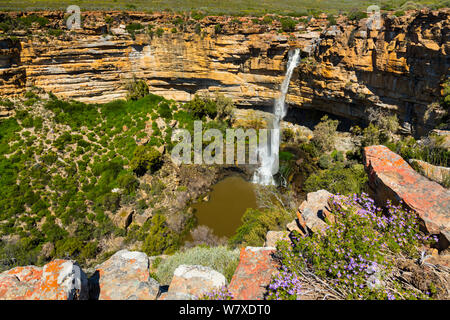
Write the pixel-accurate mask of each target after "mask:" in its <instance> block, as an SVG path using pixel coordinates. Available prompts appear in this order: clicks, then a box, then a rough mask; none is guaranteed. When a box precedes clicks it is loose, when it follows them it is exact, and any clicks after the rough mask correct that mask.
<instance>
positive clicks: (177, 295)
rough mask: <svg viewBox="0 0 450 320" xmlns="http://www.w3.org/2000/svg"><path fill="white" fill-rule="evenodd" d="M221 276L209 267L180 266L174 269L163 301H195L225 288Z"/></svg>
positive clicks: (223, 277) (225, 282)
mask: <svg viewBox="0 0 450 320" xmlns="http://www.w3.org/2000/svg"><path fill="white" fill-rule="evenodd" d="M226 284H227V280H226V278H225V276H224V275H223V274H221V273H220V272H217V271H216V270H213V269H211V268H209V267H205V266H200V265H186V264H182V265H180V266H178V267H177V268H176V269H175V272H174V273H173V278H172V281H171V282H170V286H169V290H168V292H167V295H165V296H164V297H163V300H164V299H165V300H180V299H181V300H184V299H187V298H191V299H195V298H198V297H200V296H202V295H204V294H206V293H209V292H211V291H213V290H215V289H220V288H222V287H224V286H226Z"/></svg>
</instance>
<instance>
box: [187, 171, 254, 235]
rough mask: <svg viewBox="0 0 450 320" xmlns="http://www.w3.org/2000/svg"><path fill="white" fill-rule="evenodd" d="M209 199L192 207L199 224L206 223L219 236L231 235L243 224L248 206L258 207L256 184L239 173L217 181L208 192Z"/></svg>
mask: <svg viewBox="0 0 450 320" xmlns="http://www.w3.org/2000/svg"><path fill="white" fill-rule="evenodd" d="M207 197H209V199H208V201H201V202H197V203H194V204H193V205H192V206H191V207H192V208H193V209H194V214H195V216H196V217H197V222H198V225H199V226H200V225H205V226H207V227H209V228H211V229H212V230H213V231H214V234H215V235H216V236H219V237H223V236H225V237H231V236H233V235H234V234H235V232H236V230H237V228H239V226H240V225H241V224H242V221H241V217H242V216H243V215H244V213H245V211H246V210H247V208H257V203H256V194H255V185H254V184H253V183H251V182H249V181H246V180H245V179H244V178H242V177H241V176H239V175H232V176H228V177H226V178H224V179H223V180H221V181H219V182H218V183H216V184H215V185H214V186H213V187H212V190H211V192H209V193H208V196H207Z"/></svg>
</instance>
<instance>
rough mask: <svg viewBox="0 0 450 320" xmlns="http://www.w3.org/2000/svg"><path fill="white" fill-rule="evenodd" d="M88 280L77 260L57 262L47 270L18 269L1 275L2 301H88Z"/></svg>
mask: <svg viewBox="0 0 450 320" xmlns="http://www.w3.org/2000/svg"><path fill="white" fill-rule="evenodd" d="M88 294H89V290H88V279H87V277H86V275H85V273H84V272H83V270H81V268H80V266H78V264H77V263H76V262H74V261H70V260H61V259H57V260H54V261H52V262H50V263H48V264H46V265H45V266H44V267H43V268H40V267H35V266H27V267H16V268H13V269H11V270H8V271H5V272H3V273H2V274H0V299H5V300H87V299H88V298H89V296H88Z"/></svg>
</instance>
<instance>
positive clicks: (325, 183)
mask: <svg viewBox="0 0 450 320" xmlns="http://www.w3.org/2000/svg"><path fill="white" fill-rule="evenodd" d="M366 183H367V174H366V173H365V171H364V166H363V165H362V164H355V165H353V166H352V167H350V168H343V167H342V165H341V164H337V165H335V166H333V167H332V168H331V169H327V170H321V171H319V172H318V173H314V174H312V175H310V176H309V177H308V178H307V179H306V181H305V183H304V185H303V190H304V191H305V192H314V191H317V190H321V189H325V190H328V191H329V192H331V193H334V194H337V193H340V194H350V193H361V192H363V191H365V189H366Z"/></svg>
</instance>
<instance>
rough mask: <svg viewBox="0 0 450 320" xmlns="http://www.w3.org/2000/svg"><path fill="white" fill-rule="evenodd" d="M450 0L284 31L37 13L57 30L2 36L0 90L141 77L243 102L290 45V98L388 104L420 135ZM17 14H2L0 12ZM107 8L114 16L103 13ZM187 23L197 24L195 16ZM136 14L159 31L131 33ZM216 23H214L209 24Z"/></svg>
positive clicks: (94, 92)
mask: <svg viewBox="0 0 450 320" xmlns="http://www.w3.org/2000/svg"><path fill="white" fill-rule="evenodd" d="M449 13H450V10H448V9H441V10H440V11H425V10H424V11H417V12H408V13H407V14H406V15H405V16H402V17H396V16H393V15H387V16H385V17H383V18H382V23H381V29H379V30H371V29H370V28H368V27H367V19H362V20H360V21H359V22H356V21H346V19H345V18H343V17H342V18H339V19H338V21H337V25H335V26H329V27H327V24H328V22H327V20H326V19H324V18H323V19H320V18H319V19H313V20H312V21H310V22H309V23H300V24H298V25H297V27H296V30H295V31H293V32H289V33H286V32H279V31H278V30H280V23H279V22H278V21H274V22H273V23H271V24H263V23H257V22H255V19H252V18H247V17H242V18H238V19H237V18H234V19H232V18H231V17H205V18H203V19H202V20H200V21H198V22H195V21H194V22H193V21H187V22H186V23H184V24H183V29H182V30H180V31H176V32H174V31H173V30H172V29H173V27H174V24H173V21H174V19H175V17H174V16H170V15H168V14H146V13H135V12H129V13H124V12H110V13H102V12H83V13H82V14H83V28H82V29H80V30H72V31H67V30H66V31H64V28H65V26H64V23H65V22H64V21H65V20H64V14H63V13H62V12H59V13H58V12H44V13H39V14H41V15H43V16H45V17H47V18H48V19H49V21H50V24H51V27H53V28H60V29H62V30H63V32H62V34H60V35H58V36H54V35H53V36H50V35H48V34H47V33H46V32H45V30H44V29H43V28H40V27H39V26H36V25H34V28H30V29H29V30H28V34H27V32H26V31H25V30H16V31H15V33H14V38H13V37H9V38H4V39H3V40H1V41H0V94H1V95H2V96H9V95H15V94H20V93H23V92H25V91H26V89H27V88H29V87H31V86H36V87H40V88H43V89H44V90H46V91H51V92H53V93H54V94H55V95H56V96H58V97H62V98H71V99H77V100H80V101H84V102H107V101H111V100H114V99H118V98H123V97H125V96H126V89H125V85H126V83H127V82H128V81H129V80H130V79H132V78H133V77H136V78H141V79H145V80H146V81H147V83H148V85H149V87H150V91H151V92H152V93H155V94H159V95H162V96H164V97H166V98H169V99H174V100H177V101H187V100H189V99H191V97H192V96H193V94H195V93H201V92H203V91H209V92H214V91H218V92H222V93H224V94H225V95H227V96H229V97H231V98H233V99H234V100H235V101H236V103H237V104H238V105H248V106H264V105H266V106H269V105H272V104H273V99H274V98H275V97H277V95H278V90H279V86H280V83H281V82H282V80H283V75H284V71H285V67H286V61H287V54H288V51H289V50H290V49H291V48H293V47H299V48H301V49H302V57H303V62H302V63H301V64H300V66H299V67H297V69H296V71H295V72H294V75H293V77H292V80H291V89H290V91H289V94H288V96H287V100H286V101H287V102H288V103H289V104H290V105H291V107H300V108H311V109H318V110H321V111H325V112H329V113H333V114H336V115H340V116H344V117H346V118H351V119H360V120H366V119H367V109H368V108H369V107H377V108H384V109H389V110H391V111H392V112H395V113H396V114H397V115H398V117H399V119H400V120H401V123H402V124H403V127H404V128H405V129H406V130H409V128H410V127H412V129H413V131H414V133H418V134H422V133H424V132H426V131H427V130H429V129H430V128H431V127H432V126H433V117H431V118H427V117H425V111H426V110H427V106H428V105H430V104H431V103H432V102H435V101H439V99H440V96H441V84H442V82H443V81H445V79H446V77H447V76H448V69H449V67H450V58H449V56H448V52H449V50H450V46H449V43H450V42H449V39H450V38H449V37H450V36H449V33H448V31H449ZM6 14H8V15H20V13H0V17H4V16H5V15H6ZM106 16H109V17H114V19H112V21H113V22H110V23H107V22H105V21H106V20H107V19H106V18H105V17H106ZM190 22H192V23H190ZM130 23H140V24H142V25H144V26H146V25H148V24H152V25H154V28H153V30H155V29H156V28H161V29H162V30H164V32H163V33H162V35H160V36H158V35H155V34H154V32H153V33H149V32H136V34H132V35H130V34H129V33H128V32H127V31H126V26H127V25H129V24H130ZM217 25H220V26H221V27H220V32H217V30H216V26H217Z"/></svg>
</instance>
